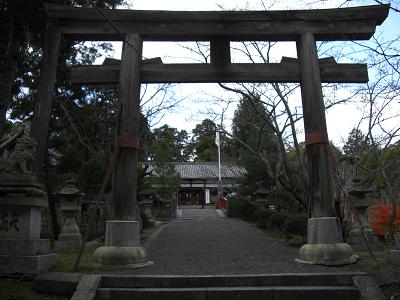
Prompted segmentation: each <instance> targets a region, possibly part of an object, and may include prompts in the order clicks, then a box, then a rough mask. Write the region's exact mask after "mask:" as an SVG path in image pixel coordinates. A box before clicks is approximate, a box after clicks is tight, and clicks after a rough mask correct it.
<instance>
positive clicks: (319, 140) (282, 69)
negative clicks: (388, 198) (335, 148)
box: [33, 5, 389, 265]
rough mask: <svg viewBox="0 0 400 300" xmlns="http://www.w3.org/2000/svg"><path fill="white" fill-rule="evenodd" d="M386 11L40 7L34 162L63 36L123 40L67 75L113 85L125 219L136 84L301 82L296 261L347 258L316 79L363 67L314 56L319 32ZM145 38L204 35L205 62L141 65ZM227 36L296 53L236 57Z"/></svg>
mask: <svg viewBox="0 0 400 300" xmlns="http://www.w3.org/2000/svg"><path fill="white" fill-rule="evenodd" d="M388 11H389V5H377V6H365V7H352V8H340V9H324V10H291V11H221V12H205V11H202V12H201V11H200V12H183V11H133V10H105V9H103V10H98V9H94V8H71V7H65V6H47V7H46V12H47V16H48V19H49V21H48V28H47V36H46V45H45V49H44V62H43V65H42V68H41V79H40V84H39V93H38V98H37V102H36V107H35V112H34V124H33V136H34V138H35V139H36V140H37V142H38V156H39V162H38V165H37V169H38V170H39V169H40V165H41V162H42V161H43V157H44V151H45V150H44V149H45V145H46V137H47V132H48V123H49V119H50V111H51V99H52V97H53V90H54V80H55V74H56V62H57V55H58V49H59V43H60V38H61V36H63V37H64V38H67V39H73V40H80V41H82V40H84V41H110V40H122V41H124V44H123V51H122V58H121V63H120V64H119V65H118V64H116V65H102V66H80V67H76V68H74V69H73V72H72V81H73V82H75V83H81V84H119V96H120V111H119V116H118V126H117V135H118V137H117V145H118V147H119V148H120V149H119V155H118V159H117V161H116V163H115V168H114V178H113V199H112V201H113V202H112V214H111V215H112V219H113V220H120V221H124V222H128V223H129V222H134V221H135V220H136V207H137V201H136V164H137V150H138V148H139V144H138V120H139V101H140V85H141V83H164V82H178V83H184V82H192V83H199V82H201V83H204V82H300V83H301V94H302V104H303V114H304V129H305V143H306V152H307V165H308V176H309V183H310V195H311V199H310V203H311V205H310V214H311V218H310V220H309V228H308V244H306V245H305V246H303V247H302V249H300V253H299V258H300V259H299V260H300V261H301V262H305V263H319V264H327V265H329V264H342V263H352V262H354V261H355V260H356V259H355V257H354V256H353V255H352V250H351V248H350V246H348V245H347V244H344V243H342V239H341V234H340V228H339V226H338V222H337V218H336V215H335V210H334V203H333V199H332V198H333V190H332V183H331V174H330V172H331V170H330V161H329V151H328V147H329V140H328V134H327V128H326V121H325V112H324V102H323V95H322V87H321V82H336V83H341V82H348V83H351V82H367V81H368V73H367V67H366V65H365V64H338V63H336V62H335V61H334V60H332V59H318V55H317V48H316V41H337V40H366V39H369V38H371V37H372V35H373V34H374V32H375V28H376V26H377V25H380V24H382V22H383V21H384V20H385V19H386V17H387V15H388ZM143 41H210V47H211V63H210V64H162V63H154V64H145V63H142V45H143ZM231 41H296V45H297V53H298V59H293V60H287V59H283V60H282V61H281V62H280V63H276V64H233V63H231V58H230V42H231ZM121 224H123V222H120V223H118V224H117V225H116V224H111V225H110V226H108V227H109V228H107V232H108V235H109V237H108V238H109V241H106V246H105V248H107V247H108V248H107V249H108V250H109V251H111V252H112V251H114V252H113V253H114V254H115V253H116V251H117V250H115V249H114V248H115V247H114V246H116V247H117V248H118V249H120V250H121V249H122V248H123V249H125V248H129V247H131V248H132V247H133V246H138V245H137V243H136V244H135V242H132V239H131V238H130V237H128V235H129V234H128V233H126V232H125V230H127V228H128V227H126V228H125V227H123V226H124V225H121ZM120 226H122V227H120ZM129 228H130V227H129ZM121 232H122V233H121ZM112 247H114V248H112ZM107 249H106V250H107ZM110 249H111V250H110ZM112 249H114V250H112ZM106 250H104V251H106ZM108 250H107V251H108ZM107 251H106V252H107ZM106 252H104V253H106ZM104 253H103V254H99V255H98V256H99V257H100V258H99V261H100V262H101V263H103V264H117V265H123V264H129V263H132V261H134V262H135V261H136V262H140V261H143V257H142V258H140V255H139V256H135V255H133V256H134V257H133V258H132V259H133V260H130V261H126V260H125V261H124V259H122V258H121V257H119V256H118V254H115V255H114V254H110V253H109V252H107V254H104ZM106 255H109V256H110V255H111V256H112V257H113V259H114V261H110V260H109V261H106V260H102V258H101V256H106ZM113 255H114V256H113ZM138 257H139V258H138Z"/></svg>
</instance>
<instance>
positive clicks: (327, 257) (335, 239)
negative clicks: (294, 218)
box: [296, 217, 359, 266]
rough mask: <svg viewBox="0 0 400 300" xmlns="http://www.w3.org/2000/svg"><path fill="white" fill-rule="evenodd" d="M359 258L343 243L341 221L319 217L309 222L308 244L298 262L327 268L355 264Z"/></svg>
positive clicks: (300, 253)
mask: <svg viewBox="0 0 400 300" xmlns="http://www.w3.org/2000/svg"><path fill="white" fill-rule="evenodd" d="M358 259H359V257H358V256H357V255H353V249H352V248H351V247H350V246H349V245H348V244H346V243H343V242H342V233H341V229H340V223H339V219H338V218H335V217H319V218H311V219H309V220H308V242H307V244H305V245H303V246H302V247H301V248H300V250H299V258H296V261H297V262H299V263H304V264H319V265H327V266H335V265H345V264H353V263H355V262H356V261H357V260H358Z"/></svg>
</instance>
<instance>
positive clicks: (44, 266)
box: [0, 132, 57, 274]
mask: <svg viewBox="0 0 400 300" xmlns="http://www.w3.org/2000/svg"><path fill="white" fill-rule="evenodd" d="M21 134H22V136H20V137H18V139H15V146H14V147H13V149H12V146H13V143H10V144H8V145H7V146H6V147H2V146H3V145H4V144H6V143H7V142H6V143H4V144H3V145H0V149H1V150H4V151H3V153H2V155H1V158H0V161H1V163H0V273H3V274H12V273H20V274H37V273H40V272H44V271H47V270H48V269H49V268H50V267H51V266H53V265H54V264H55V263H56V262H57V255H56V254H50V253H49V247H50V240H48V239H41V238H40V229H41V212H42V208H43V207H47V200H46V198H45V197H46V194H45V192H44V188H43V186H42V185H41V184H40V183H39V182H38V180H37V177H36V176H35V175H34V174H33V173H32V172H31V171H29V170H28V168H29V166H28V163H30V162H31V161H33V160H34V153H35V146H36V142H35V140H33V139H32V138H30V137H28V136H27V135H26V134H25V133H22V132H21Z"/></svg>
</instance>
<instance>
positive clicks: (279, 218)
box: [270, 212, 288, 231]
mask: <svg viewBox="0 0 400 300" xmlns="http://www.w3.org/2000/svg"><path fill="white" fill-rule="evenodd" d="M287 217H288V216H287V215H286V214H284V213H281V212H274V213H273V214H272V215H271V218H270V226H271V228H272V229H279V230H281V231H283V228H284V226H285V221H286V219H287Z"/></svg>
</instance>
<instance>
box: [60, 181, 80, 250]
mask: <svg viewBox="0 0 400 300" xmlns="http://www.w3.org/2000/svg"><path fill="white" fill-rule="evenodd" d="M75 184H76V182H75V180H73V179H70V180H67V184H66V185H65V187H63V188H62V189H61V191H59V192H57V194H58V196H59V197H60V199H61V214H62V218H63V226H62V230H61V233H60V235H59V236H58V241H56V242H55V249H56V250H59V251H75V250H79V249H80V247H81V243H82V235H81V233H80V230H79V226H78V224H77V222H76V219H77V218H78V216H79V213H80V211H81V205H80V199H79V198H80V195H81V194H80V191H79V189H78V188H77V187H76V186H75Z"/></svg>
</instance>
